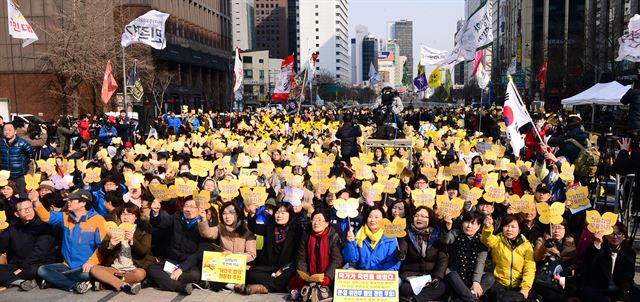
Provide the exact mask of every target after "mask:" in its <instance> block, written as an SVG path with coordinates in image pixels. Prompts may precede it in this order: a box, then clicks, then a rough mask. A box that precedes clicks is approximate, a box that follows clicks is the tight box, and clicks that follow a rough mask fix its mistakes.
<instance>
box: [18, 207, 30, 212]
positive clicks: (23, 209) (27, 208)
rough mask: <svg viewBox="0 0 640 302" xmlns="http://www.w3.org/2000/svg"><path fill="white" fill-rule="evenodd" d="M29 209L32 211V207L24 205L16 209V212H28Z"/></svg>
mask: <svg viewBox="0 0 640 302" xmlns="http://www.w3.org/2000/svg"><path fill="white" fill-rule="evenodd" d="M29 211H33V207H26V208H21V209H18V212H29Z"/></svg>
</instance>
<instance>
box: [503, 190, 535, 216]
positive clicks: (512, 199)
mask: <svg viewBox="0 0 640 302" xmlns="http://www.w3.org/2000/svg"><path fill="white" fill-rule="evenodd" d="M534 206H535V202H534V200H533V195H530V194H525V195H522V197H520V196H518V195H516V194H513V195H511V196H509V209H511V212H512V213H514V214H516V213H530V212H531V210H532V209H533V207H534Z"/></svg>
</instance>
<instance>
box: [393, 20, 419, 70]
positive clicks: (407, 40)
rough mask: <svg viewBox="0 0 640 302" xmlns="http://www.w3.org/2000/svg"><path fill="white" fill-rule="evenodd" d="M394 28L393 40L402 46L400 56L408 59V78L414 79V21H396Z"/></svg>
mask: <svg viewBox="0 0 640 302" xmlns="http://www.w3.org/2000/svg"><path fill="white" fill-rule="evenodd" d="M393 28H394V30H393V32H394V36H393V38H394V40H395V41H396V43H398V45H399V46H400V54H399V55H400V56H405V57H407V65H408V73H409V74H408V76H409V78H410V79H413V67H414V66H413V21H411V20H400V21H396V22H394V26H393Z"/></svg>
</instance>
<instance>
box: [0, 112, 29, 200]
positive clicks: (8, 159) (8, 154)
mask: <svg viewBox="0 0 640 302" xmlns="http://www.w3.org/2000/svg"><path fill="white" fill-rule="evenodd" d="M2 132H3V134H4V138H3V139H0V170H8V171H10V172H11V175H10V177H9V179H10V180H13V181H15V182H16V187H17V188H18V190H20V191H24V187H25V182H24V175H25V174H27V170H28V167H29V162H30V161H31V158H32V157H33V154H34V152H33V147H31V145H29V143H27V142H26V141H25V140H23V139H22V138H20V137H18V136H17V135H16V127H15V126H14V125H13V124H12V123H7V124H4V126H3V127H2Z"/></svg>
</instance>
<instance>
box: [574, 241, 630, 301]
mask: <svg viewBox="0 0 640 302" xmlns="http://www.w3.org/2000/svg"><path fill="white" fill-rule="evenodd" d="M625 243H626V242H624V243H623V244H625ZM584 259H585V268H584V270H585V271H584V273H583V276H585V278H584V279H585V280H583V283H584V284H583V286H587V287H592V288H597V289H601V290H606V289H607V287H609V284H610V282H613V284H614V285H615V286H616V287H618V289H619V290H620V292H621V294H620V295H619V296H618V297H616V299H614V300H615V301H631V298H630V297H629V291H630V290H631V288H632V287H633V286H634V282H633V278H634V275H635V263H636V252H635V251H634V250H633V249H632V248H631V247H629V246H628V245H623V246H622V247H621V248H620V250H619V251H618V255H617V256H616V263H615V264H614V263H612V258H611V248H610V247H609V244H608V243H607V242H606V240H605V242H604V243H602V247H601V248H600V249H596V248H595V246H593V244H591V245H589V247H588V248H587V251H586V252H585V256H584ZM612 266H613V275H612V274H611V268H612Z"/></svg>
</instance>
